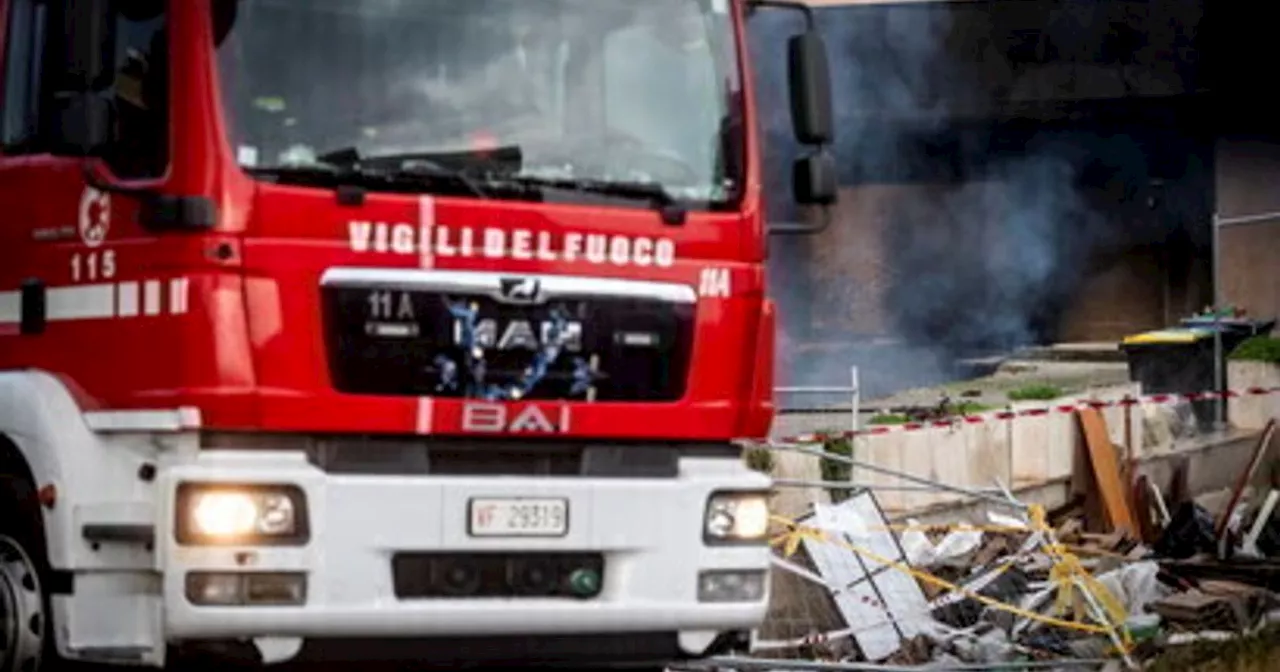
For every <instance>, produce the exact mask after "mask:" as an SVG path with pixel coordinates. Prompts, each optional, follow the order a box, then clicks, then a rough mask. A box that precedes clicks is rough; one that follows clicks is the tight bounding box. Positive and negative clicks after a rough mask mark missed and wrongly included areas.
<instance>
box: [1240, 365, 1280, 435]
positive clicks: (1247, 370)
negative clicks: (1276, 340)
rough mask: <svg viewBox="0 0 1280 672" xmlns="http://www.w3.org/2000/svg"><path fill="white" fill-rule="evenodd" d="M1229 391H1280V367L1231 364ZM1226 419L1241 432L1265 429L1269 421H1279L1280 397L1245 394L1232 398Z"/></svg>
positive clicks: (1278, 395) (1275, 395)
mask: <svg viewBox="0 0 1280 672" xmlns="http://www.w3.org/2000/svg"><path fill="white" fill-rule="evenodd" d="M1227 388H1228V389H1231V390H1236V391H1243V390H1248V389H1251V388H1260V389H1275V388H1280V365H1277V364H1267V363H1265V362H1229V363H1228V364H1227ZM1227 417H1228V418H1229V419H1230V421H1231V424H1232V425H1234V426H1236V427H1239V428H1241V429H1262V428H1264V427H1266V426H1267V421H1268V420H1270V419H1272V418H1276V419H1280V394H1268V395H1251V394H1245V395H1243V396H1239V397H1236V398H1234V399H1231V400H1230V401H1229V402H1228V405H1227Z"/></svg>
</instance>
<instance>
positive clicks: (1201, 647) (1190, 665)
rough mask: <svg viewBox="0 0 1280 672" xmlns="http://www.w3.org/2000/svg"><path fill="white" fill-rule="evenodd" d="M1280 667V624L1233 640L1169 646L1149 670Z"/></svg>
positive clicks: (1229, 671)
mask: <svg viewBox="0 0 1280 672" xmlns="http://www.w3.org/2000/svg"><path fill="white" fill-rule="evenodd" d="M1275 670H1280V626H1271V627H1270V628H1267V629H1266V630H1263V631H1262V632H1261V633H1259V634H1257V635H1255V636H1253V637H1249V638H1247V639H1242V640H1238V641H1232V642H1222V643H1202V644H1194V645H1189V646H1181V647H1177V648H1171V649H1169V650H1168V651H1167V652H1166V653H1165V654H1164V655H1162V656H1161V657H1160V658H1158V659H1157V660H1156V661H1155V663H1154V664H1152V666H1151V667H1150V668H1148V672H1274V671H1275Z"/></svg>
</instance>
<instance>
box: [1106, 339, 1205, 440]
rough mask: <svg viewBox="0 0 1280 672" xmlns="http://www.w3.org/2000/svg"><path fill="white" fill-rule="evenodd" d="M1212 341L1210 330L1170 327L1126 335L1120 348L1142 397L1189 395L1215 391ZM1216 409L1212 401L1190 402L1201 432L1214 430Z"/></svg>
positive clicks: (1131, 378)
mask: <svg viewBox="0 0 1280 672" xmlns="http://www.w3.org/2000/svg"><path fill="white" fill-rule="evenodd" d="M1223 335H1224V336H1225V335H1226V334H1225V333H1224V334H1223ZM1213 340H1214V339H1213V329H1211V328H1205V327H1173V328H1170V329H1160V330H1157V331H1148V332H1145V333H1141V334H1134V335H1132V336H1127V337H1125V339H1124V341H1123V343H1121V345H1120V348H1121V350H1123V351H1124V353H1125V356H1126V357H1127V359H1128V360H1129V380H1131V381H1133V382H1136V383H1139V384H1141V385H1142V392H1143V394H1191V393H1195V392H1207V391H1211V390H1214V389H1217V386H1216V385H1215V384H1214V376H1213V374H1214V366H1213V348H1214V346H1213ZM1226 340H1227V339H1226V338H1224V339H1223V345H1224V347H1223V352H1224V354H1225V353H1226V352H1228V350H1227V348H1226V347H1225V346H1226ZM1224 369H1225V367H1224ZM1224 377H1225V373H1224ZM1216 408H1217V402H1216V401H1214V400H1204V401H1193V402H1191V409H1192V413H1194V414H1195V417H1196V424H1197V425H1199V426H1200V428H1201V429H1202V430H1208V429H1212V428H1213V424H1214V416H1215V411H1216Z"/></svg>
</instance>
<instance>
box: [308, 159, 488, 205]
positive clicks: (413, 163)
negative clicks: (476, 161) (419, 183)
mask: <svg viewBox="0 0 1280 672" xmlns="http://www.w3.org/2000/svg"><path fill="white" fill-rule="evenodd" d="M316 161H317V162H318V163H320V164H323V165H330V166H333V167H335V168H336V169H338V170H339V171H342V172H347V171H350V172H352V173H355V174H358V175H361V176H367V177H370V178H373V179H379V178H381V179H385V180H390V181H403V180H415V179H417V180H432V179H445V180H454V181H456V182H458V183H459V184H461V185H462V186H463V187H466V189H467V190H468V191H470V192H471V193H472V194H474V195H476V196H477V197H479V198H488V197H489V195H488V194H487V193H485V190H484V189H482V188H480V186H479V185H478V184H476V183H475V181H474V180H472V179H471V178H470V177H468V176H467V173H466V171H465V170H464V169H454V168H449V167H448V166H445V165H443V164H441V163H439V162H437V161H433V160H431V159H430V158H427V157H425V156H419V155H413V154H405V155H386V156H369V157H361V156H360V151H359V150H358V149H356V148H355V147H343V148H342V149H335V150H333V151H330V152H325V153H323V154H320V155H319V156H317V157H316ZM379 164H390V165H388V166H387V167H385V168H384V167H382V166H381V165H379Z"/></svg>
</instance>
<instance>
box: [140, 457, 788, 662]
mask: <svg viewBox="0 0 1280 672" xmlns="http://www.w3.org/2000/svg"><path fill="white" fill-rule="evenodd" d="M160 480H161V482H160V485H161V486H162V488H163V489H162V491H163V492H166V493H168V494H167V496H166V503H167V504H166V507H165V518H164V520H167V521H169V522H168V529H167V531H166V533H164V534H162V535H160V542H159V543H158V545H157V546H158V548H157V551H158V553H159V555H160V562H161V567H162V570H163V576H164V584H163V594H164V629H165V633H166V636H167V638H168V639H169V641H171V642H183V641H202V640H203V641H210V640H229V639H239V638H246V639H253V638H263V637H273V638H301V639H304V640H344V639H368V638H375V639H381V638H392V639H395V638H433V637H464V638H470V637H482V638H483V637H497V638H527V637H540V636H546V637H559V636H564V635H601V636H607V635H624V634H627V633H637V634H639V633H665V634H670V635H672V636H674V637H676V639H677V640H678V641H679V642H680V648H681V649H682V650H683V652H684V653H685V654H687V655H701V654H702V653H704V651H702V650H695V649H700V648H706V647H708V646H710V645H711V642H712V641H713V640H714V639H715V637H716V635H718V634H720V633H725V632H730V631H743V630H749V629H751V628H754V627H756V626H758V625H759V624H760V622H761V621H762V620H763V618H764V615H765V609H766V601H767V599H762V600H759V601H755V602H737V603H703V602H699V601H698V573H699V571H701V570H708V569H719V570H725V569H732V570H762V571H765V570H767V569H768V565H769V554H768V550H767V548H766V547H765V546H763V545H751V546H723V547H720V546H708V545H706V544H705V543H704V542H703V538H702V532H703V512H704V510H705V507H706V503H707V499H708V497H709V496H710V495H711V494H712V493H713V492H715V491H720V490H756V489H763V488H765V487H767V486H768V480H767V479H765V477H763V476H761V475H759V474H756V473H754V472H751V471H749V470H747V469H746V468H745V467H743V466H742V464H741V462H740V461H737V460H725V459H714V458H682V459H681V463H680V469H679V476H678V477H676V478H663V479H657V478H655V479H641V478H581V477H563V478H560V477H489V478H484V477H437V476H385V475H377V476H362V475H339V474H330V473H326V472H324V471H322V470H320V469H319V468H317V467H315V466H313V465H312V464H310V463H309V462H308V461H307V460H306V458H305V456H304V455H303V454H302V453H300V452H298V453H295V452H248V451H243V452H242V451H205V452H202V453H201V454H200V456H199V458H198V459H197V460H196V461H195V462H194V463H190V464H183V465H174V466H171V467H168V468H166V469H164V470H162V472H161V476H160ZM190 481H196V482H221V483H228V484H253V483H263V484H282V483H283V484H292V485H296V486H298V487H299V488H301V489H302V490H303V491H304V492H305V494H306V498H307V504H308V509H309V517H310V528H311V534H310V539H309V541H308V543H307V544H306V545H305V546H300V547H283V546H273V547H261V546H258V547H192V546H179V545H178V544H177V543H176V541H175V538H174V535H173V532H172V530H173V529H174V528H173V523H172V521H173V520H174V517H175V515H176V511H175V510H174V509H175V500H174V495H173V493H174V492H175V490H176V487H177V485H178V484H180V483H182V482H190ZM516 496H519V497H539V496H553V497H565V498H567V499H568V500H569V510H570V515H571V520H570V525H569V532H568V534H567V536H565V537H562V538H556V539H476V538H472V537H470V536H469V534H468V531H467V503H468V501H469V500H470V499H471V498H473V497H516ZM413 551H418V552H430V551H459V552H479V551H497V552H503V551H506V552H536V551H565V552H568V551H573V552H586V551H594V552H600V553H602V554H603V555H604V558H605V571H604V581H603V585H602V588H601V592H600V594H599V595H598V596H596V597H594V598H592V599H588V600H572V599H558V598H461V599H456V598H449V599H435V598H433V599H414V600H402V599H398V598H397V597H396V594H395V590H394V582H393V573H392V557H393V555H394V554H396V553H398V552H413ZM193 571H231V572H234V571H255V572H257V571H263V572H266V571H278V572H302V573H305V574H306V576H307V590H306V595H307V597H306V603H305V604H304V605H302V606H289V607H274V606H231V607H228V606H196V605H193V604H192V603H191V602H190V601H189V600H188V598H187V596H186V585H185V582H186V576H187V574H188V573H190V572H193ZM766 596H767V592H766Z"/></svg>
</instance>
